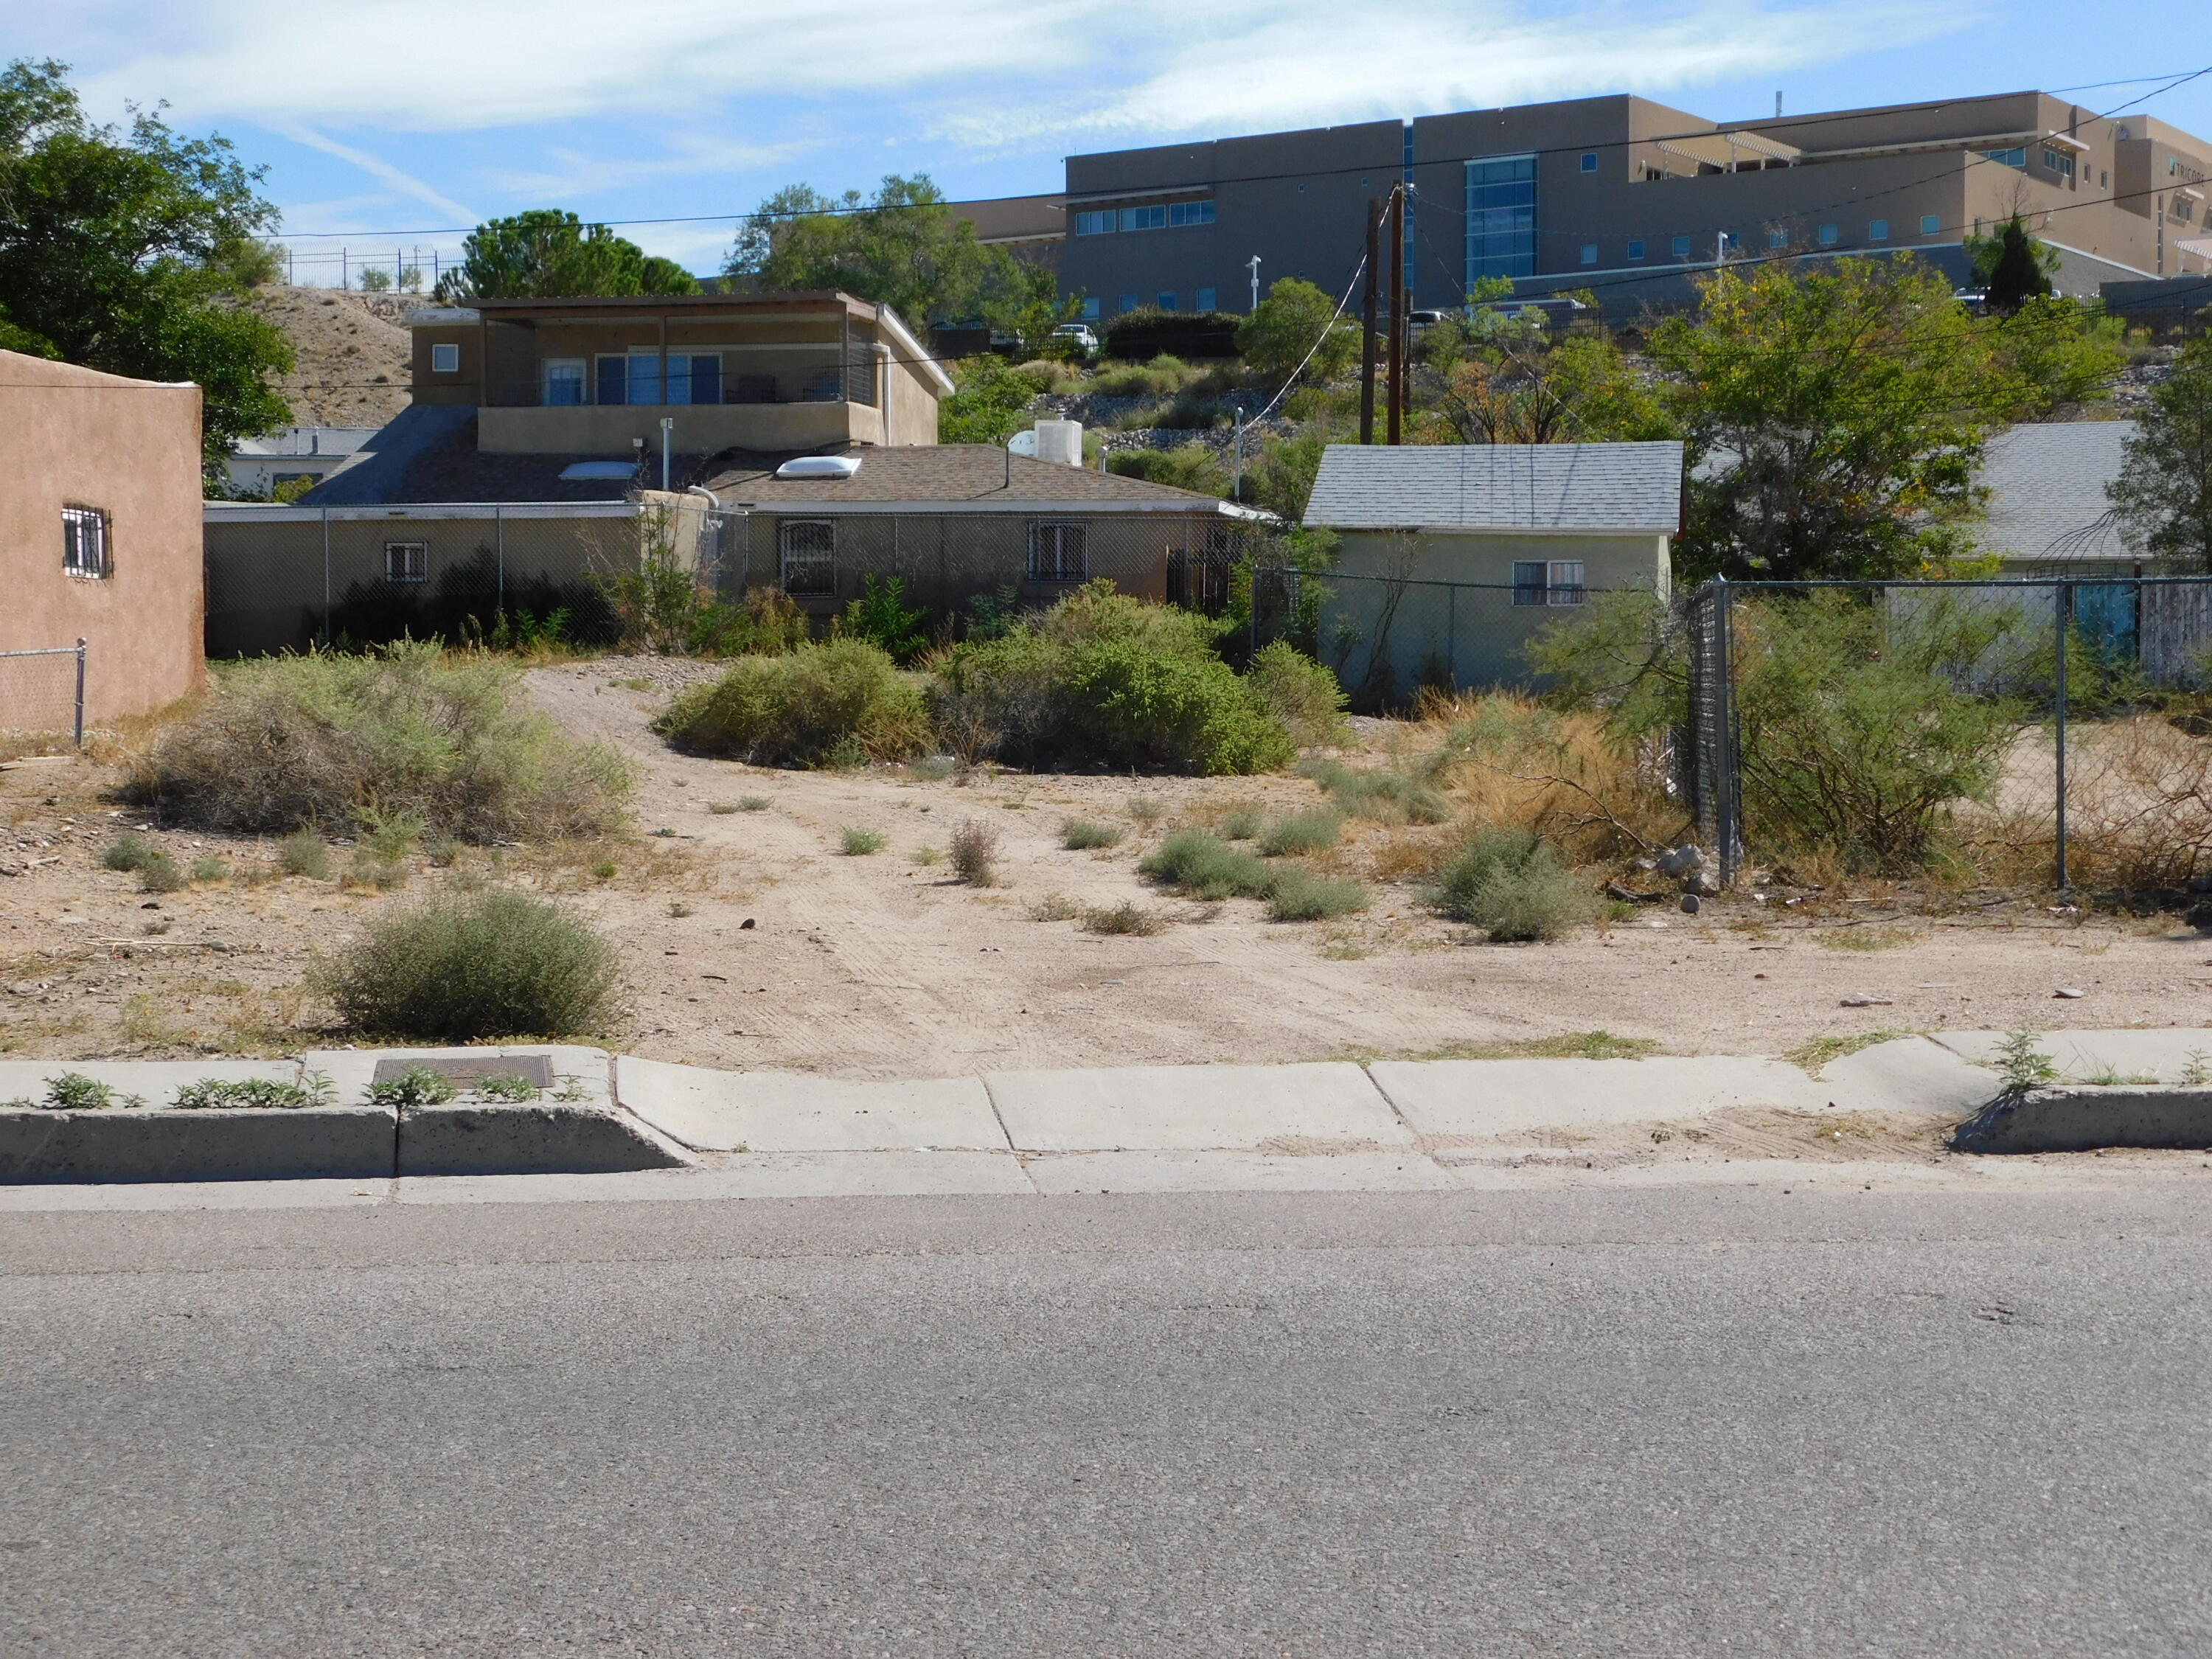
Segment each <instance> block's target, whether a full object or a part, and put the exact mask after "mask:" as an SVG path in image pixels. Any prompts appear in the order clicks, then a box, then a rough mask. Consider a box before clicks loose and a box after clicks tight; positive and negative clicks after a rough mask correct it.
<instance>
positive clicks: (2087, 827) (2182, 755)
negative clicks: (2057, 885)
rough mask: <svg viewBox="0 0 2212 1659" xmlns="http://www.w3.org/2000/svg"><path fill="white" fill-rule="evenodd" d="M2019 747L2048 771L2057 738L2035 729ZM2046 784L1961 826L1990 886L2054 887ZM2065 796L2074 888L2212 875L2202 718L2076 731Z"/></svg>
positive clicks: (2157, 718) (2210, 767)
mask: <svg viewBox="0 0 2212 1659" xmlns="http://www.w3.org/2000/svg"><path fill="white" fill-rule="evenodd" d="M2015 752H2016V753H2017V754H2019V755H2020V757H2021V760H2022V761H2023V762H2025V763H2027V764H2030V765H2032V766H2033V768H2034V769H2035V770H2036V771H2038V772H2040V771H2042V769H2044V768H2045V766H2047V765H2048V763H2049V758H2050V753H2049V733H2047V732H2033V731H2032V730H2031V731H2030V732H2023V733H2021V734H2020V735H2019V736H2018V737H2016V738H2015ZM2049 782H2050V781H2049V779H2048V778H2045V787H2043V788H2040V789H2038V790H2033V791H2030V790H2026V789H2017V790H2015V789H2008V790H2005V791H2003V792H2002V795H2003V796H2004V797H2007V798H2008V799H2005V801H2004V803H2003V804H2002V805H2001V806H2000V807H1998V808H1997V809H1996V810H1993V811H1986V812H1981V811H1974V812H1969V813H1967V814H1966V815H1964V816H1963V817H1962V819H1961V823H1960V840H1961V843H1962V846H1963V848H1964V849H1965V850H1966V852H1967V854H1969V855H1970V856H1971V857H1972V860H1973V862H1974V863H1975V865H1976V866H1978V868H1979V869H1980V870H1981V872H1983V873H1984V876H1985V878H1988V879H1991V880H1996V881H2000V882H2008V883H2009V882H2019V883H2022V884H2033V883H2037V882H2042V881H2047V880H2048V879H2049V878H2050V876H2051V868H2052V860H2053V856H2054V854H2055V852H2056V848H2054V846H2053V844H2052V843H2053V839H2054V836H2055V835H2056V824H2055V821H2054V819H2053V816H2052V813H2051V797H2050V789H2049ZM2066 795H2067V834H2066V847H2067V859H2066V861H2067V870H2068V872H2069V875H2070V876H2071V877H2072V878H2073V879H2074V880H2075V882H2077V883H2081V884H2086V885H2089V886H2093V887H2096V888H2101V889H2105V890H2113V891H2118V892H2123V893H2136V894H2145V893H2151V892H2154V891H2157V890H2161V889H2164V890H2174V889H2182V888H2186V887H2188V885H2189V884H2191V882H2192V881H2196V880H2199V879H2201V878H2203V877H2204V876H2206V875H2208V874H2212V741H2208V738H2207V736H2206V734H2205V732H2204V731H2203V727H2202V725H2201V722H2200V720H2198V718H2197V717H2196V716H2193V715H2186V714H2185V715H2182V716H2180V717H2179V719H2176V718H2175V717H2172V716H2168V715H2161V714H2148V713H2142V714H2130V715H2127V716H2124V717H2121V718H2118V719H2114V720H2097V721H2091V722H2084V723H2081V724H2078V725H2075V726H2070V727H2069V730H2068V733H2067V743H2066ZM2015 796H2016V797H2017V799H2009V798H2012V797H2015Z"/></svg>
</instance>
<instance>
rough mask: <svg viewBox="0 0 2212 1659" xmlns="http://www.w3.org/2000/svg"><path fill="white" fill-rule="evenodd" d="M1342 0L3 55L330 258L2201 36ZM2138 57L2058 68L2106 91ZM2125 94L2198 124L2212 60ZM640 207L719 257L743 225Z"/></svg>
mask: <svg viewBox="0 0 2212 1659" xmlns="http://www.w3.org/2000/svg"><path fill="white" fill-rule="evenodd" d="M1349 10H1350V11H1351V13H1352V16H1354V17H1355V18H1356V20H1357V24H1358V27H1352V26H1349V25H1348V24H1347V23H1346V21H1345V18H1346V11H1347V8H1346V7H1344V6H1343V5H1342V4H1341V3H1335V0H1332V3H1322V0H1209V3H1207V4H1206V5H1204V6H1198V5H1193V4H1189V3H1188V0H1176V3H1170V0H1113V3H1106V0H934V3H933V4H930V5H927V6H921V5H914V4H911V3H909V4H907V5H904V6H899V7H882V8H875V7H860V8H854V7H853V6H850V5H831V4H829V3H825V0H740V3H732V0H628V3H625V4H623V5H621V6H610V5H608V4H607V3H605V0H461V3H459V5H456V6H453V7H449V8H446V9H442V10H441V9H436V8H427V7H424V6H422V4H420V3H419V0H410V3H388V0H337V3H326V4H323V5H319V6H316V5H310V6H302V5H300V4H299V3H297V0H75V3H73V4H70V5H67V6H58V7H41V8H33V7H29V6H17V7H11V8H9V9H8V15H5V16H4V17H0V55H4V56H7V57H11V58H12V57H22V56H29V57H40V58H43V57H54V58H62V59H64V60H65V61H67V62H69V63H70V64H73V65H74V68H75V76H76V80H77V82H78V83H79V85H80V86H81V87H82V88H83V90H84V92H85V94H86V96H87V98H88V101H89V102H90V103H91V105H92V106H93V107H94V109H95V110H96V111H97V112H100V113H101V114H103V115H115V114H119V113H120V112H122V109H123V107H124V106H125V103H126V102H137V103H141V104H151V103H154V102H155V101H157V100H167V102H168V103H169V105H170V106H171V108H170V112H169V116H170V118H171V119H172V120H173V122H174V123H175V124H176V125H179V127H181V128H184V129H185V130H186V131H196V132H197V131H207V130H209V129H210V128H212V129H216V130H219V131H222V133H224V134H225V135H226V136H228V137H229V138H230V139H231V140H232V141H233V142H234V143H235V144H236V145H237V146H238V148H239V149H240V152H241V153H242V154H243V155H245V156H246V159H248V160H249V161H252V162H254V163H257V164H260V165H265V166H266V167H267V168H268V178H267V180H266V182H265V185H264V188H265V190H266V191H267V193H268V195H269V196H270V199H271V200H273V201H275V202H276V203H277V204H279V205H280V206H281V207H282V208H283V210H284V216H285V226H286V229H287V231H288V232H289V233H291V234H292V236H293V240H294V243H295V247H296V248H297V250H298V252H299V254H300V256H301V264H300V265H299V274H300V276H301V280H309V279H310V277H311V276H313V278H314V279H316V280H332V281H334V280H335V279H336V276H337V264H336V261H335V258H334V257H331V258H330V262H329V263H328V264H314V263H313V262H312V261H311V260H310V258H309V256H310V255H311V254H319V255H328V256H334V253H335V250H336V249H337V247H338V246H344V247H345V248H346V249H347V250H348V252H349V258H350V259H352V260H353V261H356V262H358V261H359V260H360V259H362V258H364V257H366V258H374V259H377V260H379V261H380V262H382V263H384V264H387V265H388V264H389V263H390V261H391V259H392V249H393V247H394V246H395V245H398V246H404V247H406V248H408V249H409V250H410V255H409V257H410V258H411V257H412V252H411V250H413V249H414V248H416V247H420V248H422V249H425V250H427V249H428V248H430V247H433V246H435V247H437V248H439V249H441V250H442V251H443V252H444V253H445V254H446V256H447V257H448V258H450V257H451V255H452V253H453V251H454V250H456V249H457V248H458V246H459V241H460V235H461V232H460V230H459V229H457V227H465V226H466V225H468V224H470V223H471V222H475V221H476V220H477V219H478V218H481V217H485V216H491V215H495V214H502V213H512V212H515V211H518V210H521V209H523V208H526V207H545V206H557V207H567V208H571V209H573V210H575V211H577V212H579V213H580V214H582V215H583V216H586V218H592V219H605V220H611V221H621V220H652V219H673V218H679V217H683V216H695V215H723V216H727V215H732V214H735V213H739V212H743V211H744V210H746V209H749V208H750V207H752V206H754V205H755V204H757V203H758V202H759V200H760V199H761V198H762V197H763V196H765V195H767V194H768V193H769V191H772V190H774V189H775V188H776V187H778V186H779V185H785V184H788V183H793V182H796V181H801V180H803V181H805V182H807V183H811V184H812V185H816V186H817V187H818V188H820V189H823V190H826V191H831V192H833V193H835V192H836V191H842V190H845V189H847V188H848V187H850V188H859V189H862V190H866V189H868V188H869V187H871V186H872V185H873V183H874V182H875V180H876V179H878V177H880V176H881V175H882V174H884V173H890V172H899V173H910V172H927V173H930V174H931V175H933V177H934V178H935V179H937V181H938V183H939V185H942V186H943V187H944V188H945V190H946V191H948V192H950V193H951V194H952V195H954V196H994V195H1012V194H1017V193H1024V192H1028V191H1049V190H1055V189H1058V188H1059V187H1060V182H1061V173H1060V158H1061V157H1062V156H1063V155H1068V154H1072V153H1078V152H1081V151H1085V150H1093V149H1116V148H1120V147H1121V146H1124V145H1131V144H1141V143H1162V142H1166V141H1168V140H1171V139H1176V138H1182V137H1214V136H1218V135H1226V134H1230V133H1236V132H1253V131H1270V130H1273V129H1276V128H1281V127H1297V126H1316V125H1326V124H1328V123H1330V122H1335V121H1351V120H1369V119H1374V118H1381V117H1387V116H1411V115H1419V114H1426V113H1431V112H1439V111H1445V110H1452V109H1464V108H1482V107H1489V106H1495V105H1499V104H1508V103H1520V102H1526V101H1529V100H1537V99H1545V98H1562V97H1577V96H1583V95H1587V94H1597V93H1607V92H1624V91H1625V92H1638V93H1641V94H1644V95H1646V96H1650V97H1653V98H1657V99H1660V100H1662V101H1666V102H1670V103H1674V104H1676V105H1678V106H1681V107H1684V108H1686V109H1690V110H1692V111H1694V112H1698V113H1699V114H1702V115H1706V116H1710V117H1712V118H1717V119H1725V118H1742V117H1750V116H1756V115H1762V114H1766V113H1769V112H1771V111H1772V109H1773V106H1774V95H1775V93H1776V92H1777V91H1780V92H1781V93H1782V94H1783V95H1784V100H1785V104H1786V107H1787V108H1788V110H1789V111H1790V112H1793V113H1796V112H1806V111H1811V110H1815V109H1825V108H1841V107H1848V106H1854V105H1862V104H1877V103H1893V102H1899V101H1905V100H1918V99H1926V98H1936V97H1942V96H1947V95H1948V96H1955V95H1959V94H1969V93H1980V92H1999V91H2008V90H2015V89H2018V88H2028V87H2040V88H2045V89H2050V90H2057V89H2059V88H2070V87H2078V86H2082V85H2084V84H2085V83H2088V82H2105V81H2118V80H2122V79H2124V78H2127V77H2143V76H2159V77H2171V76H2177V75H2180V74H2184V73H2186V72H2188V71H2189V70H2195V69H2199V68H2203V67H2204V66H2205V65H2206V64H2212V43H2208V42H2207V41H2206V40H2205V37H2204V34H2203V29H2202V27H2201V24H2202V20H2203V13H2202V10H2201V8H2200V7H2198V6H2197V5H2186V6H2185V4H2184V3H2183V0H2136V3H2128V0H2120V3H2113V0H2106V3H2105V4H2103V5H2101V6H2097V7H2092V8H2085V9H2082V10H2081V11H2080V12H2078V13H2075V14H2071V15H2069V14H2067V13H2065V12H2064V10H2063V8H2060V9H2045V10H2044V11H2042V12H2039V13H2037V14H2036V15H2033V17H2030V16H2027V15H2025V14H2022V13H2021V12H2020V10H2019V9H2017V8H2016V7H2013V8H1999V7H1998V6H1996V5H1995V4H1990V3H1978V0H1944V3H1933V0H1655V3H1645V4H1639V5H1634V6H1631V5H1627V4H1624V3H1610V0H1550V3H1530V0H1371V3H1369V4H1365V5H1363V6H1359V7H1356V8H1351V9H1349ZM2151 84H2154V83H2151ZM2151 84H2144V85H2132V84H2131V85H2124V86H2118V87H2112V88H2103V89H2100V90H2094V91H2084V92H2081V93H2079V94H2072V95H2073V96H2074V97H2075V101H2077V102H2079V103H2081V104H2083V105H2084V106H2088V107H2091V108H2095V109H2100V110H2101V109H2105V108H2108V107H2110V106H2114V105H2118V104H2120V103H2122V102H2124V101H2127V100H2131V99H2133V98H2135V97H2136V95H2137V94H2142V93H2144V92H2148V91H2149V90H2151ZM2135 107H2137V108H2141V109H2144V110H2147V111H2148V112H2149V113H2151V114H2154V115H2157V116H2160V117H2161V118H2164V119H2166V120H2168V121H2171V122H2173V123H2174V124H2176V125H2179V126H2182V127H2185V128H2188V129H2191V130H2192V131H2197V132H2199V133H2203V134H2206V135H2208V136H2212V76H2206V77H2205V78H2204V79H2203V80H2201V81H2198V82H2195V83H2194V84H2192V85H2191V86H2188V87H2185V88H2180V89H2179V90H2177V91H2175V92H2173V93H2172V94H2166V95H2165V96H2163V97H2160V98H2158V99H2155V100H2152V101H2150V102H2149V103H2148V104H2139V105H2136V106H2135ZM319 232H337V233H342V234H340V235H338V236H336V237H324V236H317V235H313V234H311V233H319ZM627 234H629V235H631V236H632V237H633V238H635V240H637V241H639V242H641V243H642V244H643V245H644V246H646V247H647V250H648V251H650V252H657V253H665V254H667V255H669V256H671V257H672V258H678V259H680V260H682V261H683V262H684V263H685V264H688V265H690V267H691V268H692V269H694V270H699V271H702V272H708V271H712V270H715V269H717V268H719V265H720V259H721V255H722V252H723V251H724V250H725V249H726V247H727V246H728V244H729V240H730V235H731V225H730V222H729V221H728V219H727V218H726V217H725V218H723V219H721V220H720V222H693V223H664V224H657V225H656V224H638V225H635V226H633V227H631V228H629V230H628V231H627ZM425 262H426V263H427V258H426V261H425Z"/></svg>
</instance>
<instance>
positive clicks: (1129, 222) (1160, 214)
mask: <svg viewBox="0 0 2212 1659" xmlns="http://www.w3.org/2000/svg"><path fill="white" fill-rule="evenodd" d="M1167 222H1168V210H1167V207H1166V205H1165V204H1161V205H1160V206H1158V207H1139V208H1123V209H1122V210H1121V228H1122V229H1123V230H1164V229H1165V228H1167Z"/></svg>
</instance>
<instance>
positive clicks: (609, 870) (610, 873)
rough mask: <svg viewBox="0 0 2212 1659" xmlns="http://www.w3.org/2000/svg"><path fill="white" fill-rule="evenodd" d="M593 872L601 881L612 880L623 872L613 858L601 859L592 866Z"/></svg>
mask: <svg viewBox="0 0 2212 1659" xmlns="http://www.w3.org/2000/svg"><path fill="white" fill-rule="evenodd" d="M620 873H621V872H620V868H619V866H617V865H616V863H615V861H614V860H612V859H601V860H599V862H598V863H597V864H594V865H593V866H592V874H593V875H594V876H597V877H598V878H599V879H600V880H601V881H612V880H613V879H614V878H615V877H616V876H617V875H618V874H620Z"/></svg>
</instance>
